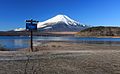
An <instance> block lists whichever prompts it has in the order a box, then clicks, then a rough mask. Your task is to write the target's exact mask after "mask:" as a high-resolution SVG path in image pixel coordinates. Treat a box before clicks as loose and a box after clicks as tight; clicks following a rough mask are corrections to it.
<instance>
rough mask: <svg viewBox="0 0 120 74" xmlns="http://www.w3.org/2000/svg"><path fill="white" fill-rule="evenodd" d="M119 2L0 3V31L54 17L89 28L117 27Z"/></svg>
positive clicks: (23, 0)
mask: <svg viewBox="0 0 120 74" xmlns="http://www.w3.org/2000/svg"><path fill="white" fill-rule="evenodd" d="M119 3H120V0H0V30H1V31H3V30H11V29H15V28H20V27H25V20H26V19H31V18H32V19H36V20H38V21H45V20H47V19H49V18H51V17H53V16H56V15H58V14H64V15H67V16H69V17H70V18H72V19H74V20H76V21H79V22H81V23H85V24H88V25H92V26H120V4H119Z"/></svg>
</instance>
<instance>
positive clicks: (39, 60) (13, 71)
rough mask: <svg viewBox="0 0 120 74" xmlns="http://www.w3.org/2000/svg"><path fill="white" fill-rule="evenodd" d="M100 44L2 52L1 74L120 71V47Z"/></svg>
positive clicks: (105, 73)
mask: <svg viewBox="0 0 120 74" xmlns="http://www.w3.org/2000/svg"><path fill="white" fill-rule="evenodd" d="M53 44H55V43H51V44H50V46H51V45H53ZM56 46H57V45H55V46H53V47H51V48H54V49H55V48H56ZM64 46H66V45H65V44H64ZM73 46H74V45H73ZM75 46H77V45H76V44H75ZM48 47H49V46H47V48H48ZM66 47H68V46H66ZM84 47H85V45H84V46H83V47H81V48H82V49H84ZM100 47H101V46H94V45H92V46H88V45H87V46H86V47H85V48H86V49H84V50H78V48H79V47H77V48H75V49H76V50H72V48H71V49H70V50H68V49H66V48H65V49H66V50H64V49H62V50H48V49H47V50H45V51H43V50H41V51H40V50H39V51H37V52H28V51H3V52H2V51H1V52H0V74H120V50H119V47H118V46H117V47H112V46H111V48H110V47H108V46H107V47H106V48H105V47H104V46H103V47H101V48H100ZM60 48H63V47H59V49H60ZM73 48H74V47H73ZM81 48H79V49H81ZM92 48H93V50H92ZM95 48H96V50H95ZM113 48H114V49H113ZM108 49H109V50H108Z"/></svg>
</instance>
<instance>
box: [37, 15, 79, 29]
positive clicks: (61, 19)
mask: <svg viewBox="0 0 120 74" xmlns="http://www.w3.org/2000/svg"><path fill="white" fill-rule="evenodd" d="M59 22H63V23H65V24H67V25H70V24H71V25H77V24H80V23H79V22H76V21H74V20H72V19H71V18H69V17H68V16H66V15H57V16H55V17H53V18H51V19H48V20H47V21H44V22H39V23H38V28H41V27H45V26H47V25H51V23H59ZM48 23H49V24H48ZM46 24H47V25H46Z"/></svg>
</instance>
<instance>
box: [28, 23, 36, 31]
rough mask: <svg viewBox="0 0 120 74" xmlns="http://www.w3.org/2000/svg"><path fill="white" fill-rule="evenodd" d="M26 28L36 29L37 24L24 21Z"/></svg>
mask: <svg viewBox="0 0 120 74" xmlns="http://www.w3.org/2000/svg"><path fill="white" fill-rule="evenodd" d="M26 29H27V30H37V24H32V23H26Z"/></svg>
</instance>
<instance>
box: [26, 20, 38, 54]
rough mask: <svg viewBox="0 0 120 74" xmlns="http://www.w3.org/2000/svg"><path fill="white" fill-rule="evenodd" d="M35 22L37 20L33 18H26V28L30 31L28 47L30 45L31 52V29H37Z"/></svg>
mask: <svg viewBox="0 0 120 74" xmlns="http://www.w3.org/2000/svg"><path fill="white" fill-rule="evenodd" d="M37 23H38V21H35V20H32V19H31V20H26V30H28V31H30V33H31V34H30V36H31V39H30V47H31V51H32V52H33V31H35V30H37Z"/></svg>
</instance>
